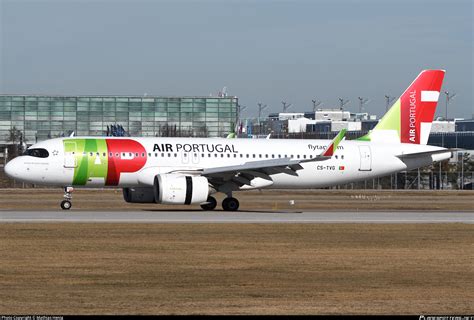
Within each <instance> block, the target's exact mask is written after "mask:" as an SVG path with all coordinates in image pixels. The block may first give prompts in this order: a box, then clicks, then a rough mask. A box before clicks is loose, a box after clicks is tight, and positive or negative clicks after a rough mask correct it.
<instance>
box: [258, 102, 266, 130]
mask: <svg viewBox="0 0 474 320" xmlns="http://www.w3.org/2000/svg"><path fill="white" fill-rule="evenodd" d="M257 105H258V134H261V133H262V123H261V122H260V118H261V117H262V111H263V110H265V109H266V108H267V105H266V104H265V105H264V104H263V103H261V102H259V103H257Z"/></svg>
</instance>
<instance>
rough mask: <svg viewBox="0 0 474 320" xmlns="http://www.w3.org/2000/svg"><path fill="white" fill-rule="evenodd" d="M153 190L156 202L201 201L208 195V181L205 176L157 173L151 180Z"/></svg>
mask: <svg viewBox="0 0 474 320" xmlns="http://www.w3.org/2000/svg"><path fill="white" fill-rule="evenodd" d="M153 191H154V194H155V201H156V202H157V203H164V204H191V203H202V202H205V201H207V198H208V196H209V183H208V181H207V178H205V177H193V176H184V175H180V174H158V175H156V176H155V179H154V182H153Z"/></svg>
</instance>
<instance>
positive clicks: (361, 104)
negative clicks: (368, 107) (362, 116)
mask: <svg viewBox="0 0 474 320" xmlns="http://www.w3.org/2000/svg"><path fill="white" fill-rule="evenodd" d="M358 98H359V113H362V106H363V105H364V104H366V103H367V102H369V98H363V97H358Z"/></svg>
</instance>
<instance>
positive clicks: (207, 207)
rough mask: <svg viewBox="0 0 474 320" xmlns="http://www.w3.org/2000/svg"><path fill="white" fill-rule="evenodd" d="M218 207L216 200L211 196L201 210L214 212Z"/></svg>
mask: <svg viewBox="0 0 474 320" xmlns="http://www.w3.org/2000/svg"><path fill="white" fill-rule="evenodd" d="M216 206H217V200H216V198H214V197H212V196H209V197H208V198H207V201H206V202H205V203H203V204H201V208H202V209H203V210H206V211H210V210H214V209H215V208H216Z"/></svg>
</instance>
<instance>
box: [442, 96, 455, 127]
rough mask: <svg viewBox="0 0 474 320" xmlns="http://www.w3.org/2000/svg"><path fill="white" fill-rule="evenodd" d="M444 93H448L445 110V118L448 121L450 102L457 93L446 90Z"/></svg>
mask: <svg viewBox="0 0 474 320" xmlns="http://www.w3.org/2000/svg"><path fill="white" fill-rule="evenodd" d="M444 94H445V95H446V110H445V120H446V121H448V104H449V103H450V102H451V99H452V98H454V97H455V96H456V93H451V94H450V93H449V91H445V92H444Z"/></svg>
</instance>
